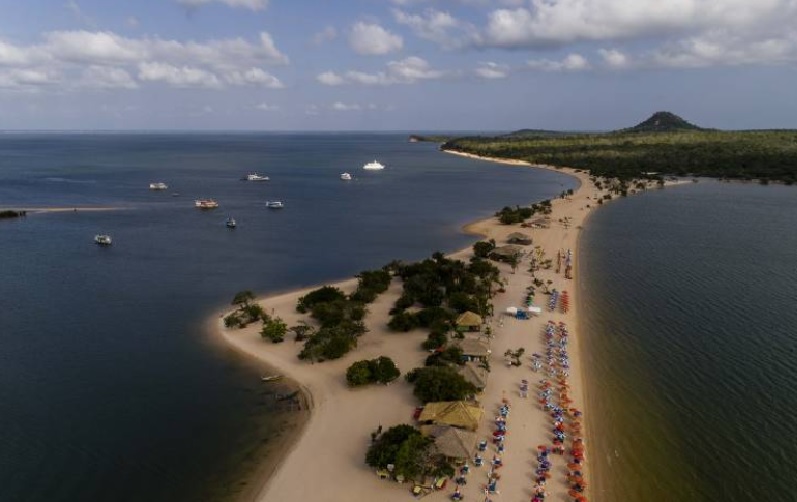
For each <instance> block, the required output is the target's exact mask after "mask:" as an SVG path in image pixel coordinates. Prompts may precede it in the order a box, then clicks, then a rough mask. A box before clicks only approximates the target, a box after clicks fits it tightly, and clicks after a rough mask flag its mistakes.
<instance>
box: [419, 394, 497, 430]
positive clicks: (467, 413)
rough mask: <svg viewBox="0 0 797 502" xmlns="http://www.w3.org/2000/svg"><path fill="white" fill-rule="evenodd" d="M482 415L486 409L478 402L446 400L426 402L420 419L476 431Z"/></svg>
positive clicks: (420, 420)
mask: <svg viewBox="0 0 797 502" xmlns="http://www.w3.org/2000/svg"><path fill="white" fill-rule="evenodd" d="M482 415H484V409H482V407H481V406H479V405H478V404H476V403H468V402H465V401H445V402H440V403H426V406H424V407H423V410H422V411H421V414H420V416H419V417H418V421H419V422H422V423H423V422H426V423H430V424H436V425H451V426H453V427H459V428H461V429H467V430H469V431H475V430H476V429H477V428H478V427H479V421H480V420H481V418H482Z"/></svg>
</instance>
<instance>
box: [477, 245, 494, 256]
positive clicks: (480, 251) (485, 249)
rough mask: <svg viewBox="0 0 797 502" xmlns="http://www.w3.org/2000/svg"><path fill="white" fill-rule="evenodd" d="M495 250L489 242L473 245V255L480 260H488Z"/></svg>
mask: <svg viewBox="0 0 797 502" xmlns="http://www.w3.org/2000/svg"><path fill="white" fill-rule="evenodd" d="M493 249H495V246H494V245H493V244H490V243H489V242H487V241H479V242H477V243H476V244H474V245H473V255H474V256H477V257H479V258H487V257H488V256H490V253H491V252H492V251H493Z"/></svg>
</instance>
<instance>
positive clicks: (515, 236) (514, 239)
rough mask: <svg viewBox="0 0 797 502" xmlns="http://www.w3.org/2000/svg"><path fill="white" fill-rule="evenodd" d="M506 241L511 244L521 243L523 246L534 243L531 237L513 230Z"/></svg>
mask: <svg viewBox="0 0 797 502" xmlns="http://www.w3.org/2000/svg"><path fill="white" fill-rule="evenodd" d="M506 242H507V243H509V244H519V245H521V246H528V245H530V244H531V243H532V240H531V237H529V236H528V235H526V234H524V233H522V232H512V233H511V234H509V235H507V236H506Z"/></svg>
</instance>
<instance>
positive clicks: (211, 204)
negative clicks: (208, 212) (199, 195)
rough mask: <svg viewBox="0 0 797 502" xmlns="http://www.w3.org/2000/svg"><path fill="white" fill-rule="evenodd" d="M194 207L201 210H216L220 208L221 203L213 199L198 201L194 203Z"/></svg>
mask: <svg viewBox="0 0 797 502" xmlns="http://www.w3.org/2000/svg"><path fill="white" fill-rule="evenodd" d="M194 206H196V207H198V208H199V209H215V208H217V207H219V203H218V202H216V201H215V200H213V199H197V200H195V201H194Z"/></svg>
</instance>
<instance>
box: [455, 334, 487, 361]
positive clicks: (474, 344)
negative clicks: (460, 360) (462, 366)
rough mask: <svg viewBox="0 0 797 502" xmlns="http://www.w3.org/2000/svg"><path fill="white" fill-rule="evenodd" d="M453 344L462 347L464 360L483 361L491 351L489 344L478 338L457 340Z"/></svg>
mask: <svg viewBox="0 0 797 502" xmlns="http://www.w3.org/2000/svg"><path fill="white" fill-rule="evenodd" d="M454 345H456V346H457V347H459V348H460V349H462V357H464V358H465V359H466V361H484V360H486V359H487V358H488V357H490V354H491V353H492V351H491V350H490V344H489V343H487V342H486V341H484V340H482V339H479V338H465V339H462V340H457V341H455V342H454Z"/></svg>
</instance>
